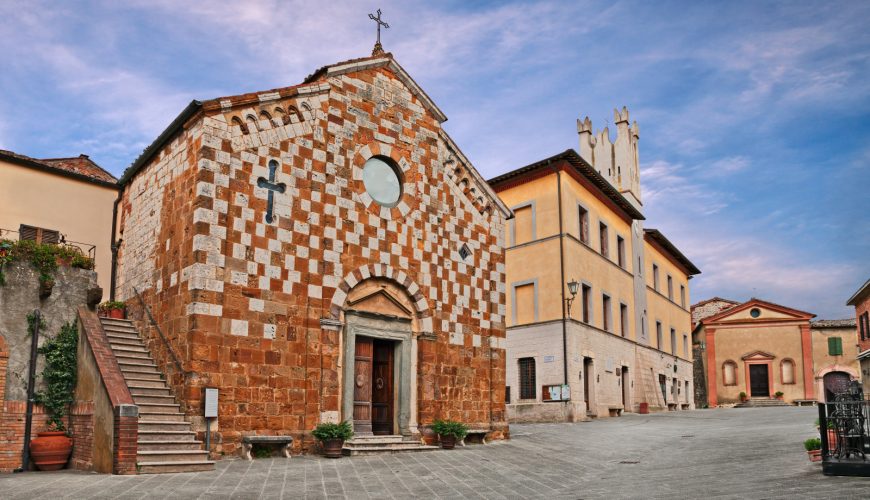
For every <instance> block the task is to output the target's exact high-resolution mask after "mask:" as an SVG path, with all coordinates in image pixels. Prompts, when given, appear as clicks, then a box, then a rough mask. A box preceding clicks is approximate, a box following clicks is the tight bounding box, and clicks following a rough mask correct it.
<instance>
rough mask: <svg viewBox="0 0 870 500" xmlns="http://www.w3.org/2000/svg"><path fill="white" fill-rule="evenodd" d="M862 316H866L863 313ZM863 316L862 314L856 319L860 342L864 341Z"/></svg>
mask: <svg viewBox="0 0 870 500" xmlns="http://www.w3.org/2000/svg"><path fill="white" fill-rule="evenodd" d="M864 314H866V313H864ZM864 314H862V315H861V316H860V317H859V318H858V331H859V332H860V334H861V340H864V335H865V332H864Z"/></svg>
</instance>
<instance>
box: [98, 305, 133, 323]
mask: <svg viewBox="0 0 870 500" xmlns="http://www.w3.org/2000/svg"><path fill="white" fill-rule="evenodd" d="M97 310H98V313H99V315H100V316H102V317H104V318H112V319H124V316H125V312H126V310H127V304H126V303H124V302H121V301H117V300H116V301H112V300H110V301H108V302H103V303H102V304H100V306H99V307H98V308H97Z"/></svg>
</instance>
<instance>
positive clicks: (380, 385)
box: [353, 337, 396, 435]
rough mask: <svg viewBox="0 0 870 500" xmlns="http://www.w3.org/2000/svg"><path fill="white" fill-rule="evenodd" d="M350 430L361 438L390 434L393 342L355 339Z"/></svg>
mask: <svg viewBox="0 0 870 500" xmlns="http://www.w3.org/2000/svg"><path fill="white" fill-rule="evenodd" d="M355 350H356V356H355V359H354V394H353V427H354V432H357V433H361V434H369V433H371V434H375V435H390V434H393V431H394V428H393V413H394V410H393V408H394V402H395V400H396V395H395V392H394V391H393V388H394V387H395V381H394V380H393V379H394V370H393V360H394V358H395V355H394V353H395V342H393V341H391V340H385V339H377V338H371V337H356V349H355Z"/></svg>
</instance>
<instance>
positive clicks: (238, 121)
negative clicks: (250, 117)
mask: <svg viewBox="0 0 870 500" xmlns="http://www.w3.org/2000/svg"><path fill="white" fill-rule="evenodd" d="M230 123H232V124H233V126H235V127H239V129H240V130H241V131H242V133H243V134H247V133H248V127H246V126H245V124H244V123H243V122H242V119H241V118H239V117H238V116H234V117H233V119H232V120H230Z"/></svg>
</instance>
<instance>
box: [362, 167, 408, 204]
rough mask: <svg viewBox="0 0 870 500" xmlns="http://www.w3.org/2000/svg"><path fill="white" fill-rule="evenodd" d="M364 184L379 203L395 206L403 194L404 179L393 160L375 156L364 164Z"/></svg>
mask: <svg viewBox="0 0 870 500" xmlns="http://www.w3.org/2000/svg"><path fill="white" fill-rule="evenodd" d="M363 184H364V185H365V188H366V192H367V193H368V194H369V196H371V197H372V199H373V200H375V201H376V202H377V203H378V204H379V205H382V206H385V207H394V206H396V205H397V204H398V203H399V198H400V197H401V196H402V181H401V179H400V178H399V172H398V170H397V169H396V167H395V166H394V165H393V163H392V161H391V160H389V159H387V158H383V157H379V156H373V157H372V158H369V159H368V161H366V164H365V165H363Z"/></svg>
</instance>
